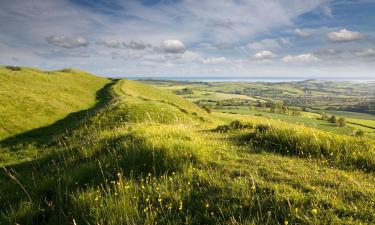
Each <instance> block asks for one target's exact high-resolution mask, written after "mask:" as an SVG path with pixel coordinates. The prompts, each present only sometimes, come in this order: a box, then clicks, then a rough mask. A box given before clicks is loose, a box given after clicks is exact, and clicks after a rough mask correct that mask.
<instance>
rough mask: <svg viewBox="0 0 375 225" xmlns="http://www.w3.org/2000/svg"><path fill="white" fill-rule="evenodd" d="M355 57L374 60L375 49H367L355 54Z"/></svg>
mask: <svg viewBox="0 0 375 225" xmlns="http://www.w3.org/2000/svg"><path fill="white" fill-rule="evenodd" d="M355 55H356V56H359V57H363V58H375V49H374V48H369V49H365V50H362V51H358V52H356V53H355Z"/></svg>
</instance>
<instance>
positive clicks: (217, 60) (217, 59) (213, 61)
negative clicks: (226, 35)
mask: <svg viewBox="0 0 375 225" xmlns="http://www.w3.org/2000/svg"><path fill="white" fill-rule="evenodd" d="M201 61H202V63H204V64H221V63H227V62H228V60H227V58H225V57H211V58H203V59H201Z"/></svg>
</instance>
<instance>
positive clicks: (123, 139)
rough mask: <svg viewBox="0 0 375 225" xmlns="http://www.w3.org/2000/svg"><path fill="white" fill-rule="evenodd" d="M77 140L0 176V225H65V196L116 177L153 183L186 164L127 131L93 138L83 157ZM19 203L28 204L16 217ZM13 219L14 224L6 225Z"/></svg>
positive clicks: (67, 201)
mask: <svg viewBox="0 0 375 225" xmlns="http://www.w3.org/2000/svg"><path fill="white" fill-rule="evenodd" d="M82 139H83V138H82ZM82 139H81V138H78V139H76V140H72V142H73V143H72V147H73V148H72V149H66V150H64V151H61V152H59V153H55V154H50V155H48V156H45V157H43V158H40V159H36V160H33V161H30V162H23V163H19V164H15V165H12V166H7V167H4V169H3V170H2V171H0V186H1V187H2V188H1V189H0V199H2V203H0V211H2V212H4V214H3V215H1V214H0V224H3V223H5V224H8V223H9V224H14V223H15V222H18V223H20V222H22V223H21V224H67V223H68V220H69V215H68V214H69V213H71V212H70V210H71V207H70V206H71V204H70V201H71V198H70V195H71V194H72V193H74V192H75V191H77V190H84V189H86V188H89V187H98V186H101V187H106V186H108V185H110V182H111V181H115V180H117V179H118V173H122V174H123V175H124V176H125V177H127V178H129V179H130V178H131V179H133V180H136V181H139V179H141V178H142V177H145V176H147V174H148V173H151V174H154V176H155V177H157V178H158V177H159V176H161V175H164V174H170V173H172V172H175V171H176V172H177V171H181V170H182V168H183V165H184V163H189V160H188V159H186V158H183V157H182V156H175V155H173V154H170V153H169V151H168V149H165V148H155V147H154V146H152V145H150V144H149V143H148V141H147V139H146V138H144V137H139V136H136V135H133V133H132V132H130V133H127V134H124V135H120V136H117V137H111V138H104V139H98V140H97V141H96V145H95V146H92V148H93V149H91V151H92V152H91V154H89V155H87V154H85V153H84V152H82V150H81V149H80V148H79V147H80V146H81V142H84V140H82ZM193 163H194V162H193ZM10 193H12V194H10ZM25 204H32V210H31V209H30V210H31V211H30V212H27V213H25V215H23V214H21V215H20V213H22V207H23V206H24V205H25ZM51 204H53V207H51ZM30 207H31V206H30ZM9 210H13V211H9ZM66 212H68V214H65V213H66ZM14 216H15V217H16V218H15V219H17V221H13V220H12V218H13V217H14Z"/></svg>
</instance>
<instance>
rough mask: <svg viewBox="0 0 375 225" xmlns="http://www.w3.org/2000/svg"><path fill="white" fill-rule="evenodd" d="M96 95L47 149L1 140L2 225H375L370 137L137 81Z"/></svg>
mask: <svg viewBox="0 0 375 225" xmlns="http://www.w3.org/2000/svg"><path fill="white" fill-rule="evenodd" d="M21 86H22V85H21ZM101 90H102V93H104V94H105V95H106V96H107V98H104V100H103V102H102V106H101V107H96V106H93V107H92V108H91V109H90V110H89V111H90V112H93V113H90V114H88V115H87V117H85V118H84V119H82V120H81V121H80V122H79V123H78V126H77V127H75V128H74V129H70V130H68V132H67V133H66V134H65V135H64V136H60V135H59V134H58V133H56V139H53V140H52V141H51V142H49V143H48V144H47V145H37V144H36V143H38V142H44V139H43V137H40V139H38V137H35V140H34V141H33V142H29V140H28V139H19V141H18V142H16V145H22V146H23V147H22V148H16V147H15V146H9V145H6V146H5V147H4V145H2V143H3V142H4V141H3V142H1V141H0V150H1V153H2V155H4V154H7V153H8V154H11V155H12V160H8V159H7V158H4V157H3V158H2V159H0V160H2V161H0V164H2V165H6V167H5V169H4V170H3V171H2V172H1V173H0V186H1V187H2V188H1V189H0V199H1V202H0V210H1V212H2V213H1V214H0V224H15V223H18V224H113V225H115V224H116V225H118V224H373V223H375V197H374V196H375V181H374V179H373V177H374V171H375V153H374V143H373V141H372V140H371V139H368V138H367V137H354V136H348V135H341V134H332V133H330V132H326V131H321V130H317V129H314V128H309V127H305V126H303V125H296V124H288V123H285V122H281V121H277V120H272V119H267V118H263V117H255V116H248V115H237V114H228V113H220V112H215V113H211V114H209V113H207V112H205V111H204V110H202V109H200V108H199V107H197V106H196V105H194V104H193V103H191V102H189V101H187V100H184V99H183V98H181V97H178V96H175V95H173V94H172V93H171V92H169V91H163V90H159V89H157V88H154V87H151V86H148V85H145V84H142V83H140V82H136V81H129V80H119V81H115V82H114V83H113V84H112V85H111V86H107V87H104V88H103V89H101ZM103 90H105V91H103ZM94 109H95V110H94ZM69 119H70V118H69V117H68V118H66V120H65V121H64V122H69ZM2 146H3V147H2ZM14 149H15V150H14ZM35 152H38V153H39V154H34V153H35ZM17 156H18V158H17ZM16 159H17V160H18V161H17V160H16ZM25 159H27V160H25ZM10 193H11V194H10Z"/></svg>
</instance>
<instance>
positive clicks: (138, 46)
mask: <svg viewBox="0 0 375 225" xmlns="http://www.w3.org/2000/svg"><path fill="white" fill-rule="evenodd" d="M123 45H124V46H125V47H127V48H130V49H134V50H143V49H146V48H151V47H152V45H151V44H150V43H146V42H144V41H142V40H138V41H135V40H131V41H130V42H124V43H123Z"/></svg>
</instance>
